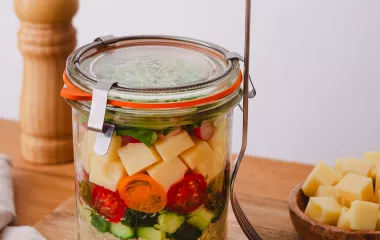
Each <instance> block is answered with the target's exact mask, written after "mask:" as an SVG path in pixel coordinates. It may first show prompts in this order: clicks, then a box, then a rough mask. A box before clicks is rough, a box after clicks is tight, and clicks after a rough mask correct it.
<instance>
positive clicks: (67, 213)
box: [35, 158, 312, 240]
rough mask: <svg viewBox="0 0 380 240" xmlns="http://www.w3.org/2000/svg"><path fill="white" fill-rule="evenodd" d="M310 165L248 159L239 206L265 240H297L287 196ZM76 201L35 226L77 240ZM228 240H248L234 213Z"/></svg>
mask: <svg viewBox="0 0 380 240" xmlns="http://www.w3.org/2000/svg"><path fill="white" fill-rule="evenodd" d="M311 168H312V167H311V166H309V165H302V164H295V163H286V162H280V161H272V160H266V159H256V158H255V159H252V160H246V161H244V163H243V166H242V168H241V171H240V172H239V177H238V181H237V186H236V192H237V195H238V198H239V200H240V203H241V205H242V207H243V209H244V211H245V212H246V214H247V216H248V217H249V219H250V221H251V223H252V224H253V225H254V226H255V227H256V229H257V231H258V232H259V234H260V235H261V236H262V238H263V239H264V240H267V239H269V240H272V239H273V240H279V239H281V240H294V239H297V238H298V237H297V234H296V232H295V231H294V228H293V226H292V223H291V221H290V218H289V214H288V206H287V197H288V194H289V192H290V191H291V189H292V188H293V187H294V186H295V185H296V184H297V183H299V182H301V181H302V180H304V179H305V178H306V176H307V174H308V173H309V172H310V170H311ZM75 209H76V208H75V198H74V197H71V198H70V199H68V200H67V201H65V202H64V203H62V204H61V205H60V206H59V207H58V208H56V209H55V210H54V211H53V212H52V213H51V214H50V215H48V216H46V217H45V218H44V219H42V220H41V221H40V222H38V223H37V224H36V225H35V227H36V228H37V230H38V231H40V232H41V233H42V234H43V235H44V236H45V237H46V238H47V239H48V240H74V239H76V216H75V211H76V210H75ZM228 227H229V231H228V232H229V234H228V239H229V240H244V239H247V238H246V237H245V236H244V234H243V232H242V231H241V229H240V227H239V225H238V223H237V222H236V219H235V217H234V216H233V213H232V211H231V210H230V211H229V217H228Z"/></svg>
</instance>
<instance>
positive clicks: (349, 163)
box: [336, 158, 372, 177]
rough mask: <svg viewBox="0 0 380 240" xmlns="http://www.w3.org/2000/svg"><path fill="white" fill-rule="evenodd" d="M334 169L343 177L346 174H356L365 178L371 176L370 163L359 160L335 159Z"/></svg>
mask: <svg viewBox="0 0 380 240" xmlns="http://www.w3.org/2000/svg"><path fill="white" fill-rule="evenodd" d="M336 168H337V170H338V171H339V172H340V173H341V174H342V176H345V175H346V174H347V173H356V174H358V175H362V176H365V177H371V176H372V163H370V162H367V161H363V160H361V159H356V158H348V159H337V161H336Z"/></svg>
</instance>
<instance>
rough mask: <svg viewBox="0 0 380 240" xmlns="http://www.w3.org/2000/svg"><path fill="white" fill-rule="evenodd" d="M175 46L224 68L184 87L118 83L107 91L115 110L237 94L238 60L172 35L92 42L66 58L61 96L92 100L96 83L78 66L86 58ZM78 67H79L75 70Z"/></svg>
mask: <svg viewBox="0 0 380 240" xmlns="http://www.w3.org/2000/svg"><path fill="white" fill-rule="evenodd" d="M147 45H148V46H156V45H165V46H168V45H169V46H175V47H177V48H183V49H191V50H192V51H196V52H197V53H198V52H206V54H208V56H207V57H209V58H211V57H213V58H215V59H217V61H219V62H220V63H224V69H222V71H220V72H219V74H218V75H217V76H214V77H212V78H208V79H206V80H205V81H201V82H197V83H192V84H184V85H182V86H179V87H169V88H146V89H144V88H142V89H136V88H128V87H125V86H123V84H117V85H116V86H114V87H112V88H111V90H110V91H109V95H108V99H109V104H111V105H113V106H117V107H127V108H142V109H166V108H183V107H190V106H199V105H204V104H213V103H214V102H215V101H219V100H222V99H224V98H226V97H228V95H230V94H232V93H234V92H236V91H239V89H240V84H241V72H240V66H239V61H238V60H237V59H236V58H229V57H228V53H229V52H228V51H227V50H225V49H224V48H221V47H219V46H217V45H215V44H212V43H208V42H205V41H200V40H195V39H190V38H182V37H173V36H161V35H160V36H156V35H145V36H131V37H119V38H108V39H106V40H99V39H97V40H95V42H94V43H91V44H87V45H85V46H83V47H81V48H79V49H77V50H76V51H74V52H73V53H72V54H71V55H70V56H69V58H68V60H67V64H66V73H65V77H64V78H65V85H66V87H65V88H64V89H62V91H61V95H62V96H63V97H65V98H66V99H68V100H78V101H80V100H91V93H92V91H93V89H94V86H95V84H96V82H97V80H96V79H95V78H94V76H88V75H89V74H88V73H85V72H84V69H82V68H81V66H80V64H81V62H83V61H84V60H85V59H88V57H91V56H94V55H96V54H98V53H104V52H106V51H110V50H114V49H121V48H128V47H131V46H147ZM78 66H79V67H78Z"/></svg>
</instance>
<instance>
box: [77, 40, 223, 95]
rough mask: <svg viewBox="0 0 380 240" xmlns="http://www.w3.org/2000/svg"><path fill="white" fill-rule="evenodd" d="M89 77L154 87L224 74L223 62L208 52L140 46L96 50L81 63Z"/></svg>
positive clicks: (169, 47)
mask: <svg viewBox="0 0 380 240" xmlns="http://www.w3.org/2000/svg"><path fill="white" fill-rule="evenodd" d="M80 66H81V67H82V69H83V70H84V71H85V72H86V73H87V74H88V75H90V76H91V77H94V78H98V79H104V80H116V81H117V82H118V84H119V85H120V86H123V87H126V88H135V89H137V88H141V89H156V88H171V87H182V86H188V85H192V84H197V83H202V82H204V81H207V80H209V79H212V78H215V77H216V76H218V75H220V74H221V73H223V72H224V71H225V70H226V68H227V64H226V62H224V61H222V60H221V59H219V58H215V56H212V55H211V54H210V53H208V52H199V51H193V50H188V49H185V48H181V47H177V46H159V45H142V46H131V47H126V48H118V49H112V50H110V51H106V52H100V53H96V54H94V55H93V56H91V57H89V58H87V59H85V60H83V61H82V62H81V63H80Z"/></svg>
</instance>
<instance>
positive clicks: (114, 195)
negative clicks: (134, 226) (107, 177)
mask: <svg viewBox="0 0 380 240" xmlns="http://www.w3.org/2000/svg"><path fill="white" fill-rule="evenodd" d="M92 201H93V207H94V209H95V210H96V211H97V212H98V213H99V214H100V215H102V216H103V217H105V218H106V219H108V221H110V222H113V223H118V222H120V220H121V219H122V218H123V217H124V213H125V210H126V208H127V205H126V204H125V203H124V201H123V200H122V199H121V198H120V196H119V193H118V192H112V191H110V190H108V189H105V188H104V187H100V186H97V187H96V188H95V189H94V191H93V192H92Z"/></svg>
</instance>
